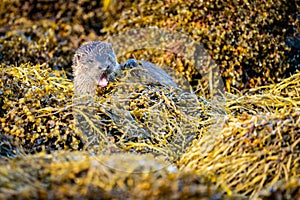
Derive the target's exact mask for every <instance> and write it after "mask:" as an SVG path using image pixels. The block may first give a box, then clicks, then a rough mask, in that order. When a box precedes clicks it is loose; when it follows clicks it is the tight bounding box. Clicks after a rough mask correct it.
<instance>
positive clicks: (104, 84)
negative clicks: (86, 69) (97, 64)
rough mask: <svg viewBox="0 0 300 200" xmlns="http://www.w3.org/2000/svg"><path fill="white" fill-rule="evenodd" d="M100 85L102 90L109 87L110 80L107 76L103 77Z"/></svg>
mask: <svg viewBox="0 0 300 200" xmlns="http://www.w3.org/2000/svg"><path fill="white" fill-rule="evenodd" d="M98 85H99V86H100V87H102V88H104V87H106V86H107V85H108V79H107V76H106V75H102V76H101V77H100V78H99V80H98Z"/></svg>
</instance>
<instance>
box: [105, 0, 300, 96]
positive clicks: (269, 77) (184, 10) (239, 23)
mask: <svg viewBox="0 0 300 200" xmlns="http://www.w3.org/2000/svg"><path fill="white" fill-rule="evenodd" d="M299 6H300V5H299V1H296V0H284V1H282V0H275V1H273V0H259V1H239V0H235V1H232V0H222V1H214V0H208V1H192V0H191V1H190V0H188V1H186V0H184V1H181V0H179V1H168V2H167V3H166V2H165V1H157V2H156V3H154V2H153V1H150V2H149V1H137V2H134V3H133V5H132V7H130V9H129V11H128V12H123V13H122V16H121V17H120V20H118V21H117V22H115V23H114V24H112V25H111V26H109V27H105V28H104V29H105V30H106V31H108V32H109V33H121V32H123V31H124V30H128V29H129V30H130V29H137V28H141V27H148V26H157V27H160V28H166V29H168V30H174V31H179V32H180V31H181V32H182V33H183V34H189V35H190V36H191V37H192V38H193V39H194V40H195V41H197V42H201V43H202V44H203V45H204V46H205V47H206V49H207V50H208V51H209V54H210V55H211V56H212V58H213V59H214V60H215V61H216V62H217V63H218V64H219V65H220V68H221V71H222V76H223V78H224V82H225V84H226V88H227V90H228V91H230V92H235V89H238V90H240V91H241V90H245V89H249V88H253V87H256V86H261V85H266V84H268V83H274V82H278V81H279V80H281V79H282V78H284V77H288V76H289V75H290V73H294V72H295V70H296V69H299V61H298V62H297V63H290V64H291V65H290V66H289V65H288V60H289V58H287V56H286V54H288V52H289V47H288V46H287V45H286V44H285V41H286V40H287V39H290V38H293V37H296V35H297V34H298V33H299V32H300V23H299ZM153 13H155V15H153ZM298 41H299V40H298ZM292 46H294V47H296V45H292ZM298 49H299V47H298ZM295 53H296V52H295ZM290 56H292V57H295V58H297V53H296V55H295V54H292V55H290ZM298 57H299V54H298ZM293 62H294V61H293ZM185 71H191V72H192V73H189V74H186V75H188V76H190V77H191V79H195V78H197V77H198V76H199V74H197V71H194V70H193V69H190V68H188V67H186V68H185Z"/></svg>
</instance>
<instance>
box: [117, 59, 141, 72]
mask: <svg viewBox="0 0 300 200" xmlns="http://www.w3.org/2000/svg"><path fill="white" fill-rule="evenodd" d="M138 66H139V64H138V62H137V61H136V60H135V59H129V60H127V62H125V63H124V64H123V65H122V66H121V69H122V70H123V69H128V68H133V67H138Z"/></svg>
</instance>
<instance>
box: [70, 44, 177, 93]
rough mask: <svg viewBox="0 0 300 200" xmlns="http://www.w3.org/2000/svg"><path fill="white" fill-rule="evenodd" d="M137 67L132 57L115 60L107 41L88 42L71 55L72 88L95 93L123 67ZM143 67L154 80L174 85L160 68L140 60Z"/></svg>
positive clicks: (78, 91)
mask: <svg viewBox="0 0 300 200" xmlns="http://www.w3.org/2000/svg"><path fill="white" fill-rule="evenodd" d="M131 67H139V65H138V63H137V61H136V60H134V59H129V60H128V61H127V62H126V63H124V64H119V63H118V62H117V58H116V54H115V52H114V50H113V48H112V45H111V44H109V43H107V42H102V41H96V42H88V43H86V44H84V45H82V46H80V47H79V48H78V49H77V50H76V52H75V55H74V57H73V65H72V69H73V75H74V90H75V94H76V95H92V96H93V95H95V93H96V87H97V86H100V87H102V88H104V87H106V86H107V85H108V83H109V82H110V81H113V80H114V78H115V76H116V73H117V72H118V71H120V70H123V69H125V68H131ZM141 68H143V69H145V70H146V72H147V75H149V76H150V77H151V78H152V80H153V81H154V82H157V83H160V84H163V85H167V86H170V87H176V84H175V83H174V81H173V80H172V78H171V77H170V76H169V75H168V74H167V73H166V72H165V71H164V70H162V69H160V68H159V67H157V66H156V65H155V64H152V63H150V62H147V61H142V64H141Z"/></svg>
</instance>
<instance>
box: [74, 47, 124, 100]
mask: <svg viewBox="0 0 300 200" xmlns="http://www.w3.org/2000/svg"><path fill="white" fill-rule="evenodd" d="M118 68H119V64H118V62H117V58H116V55H115V53H114V50H113V49H112V46H111V44H109V43H106V42H89V43H86V44H84V45H82V46H81V47H79V48H78V49H77V51H76V52H75V55H74V58H73V65H72V69H73V75H74V90H75V94H79V95H94V94H95V92H96V87H97V85H98V86H100V87H106V86H107V84H108V82H109V81H112V80H113V78H114V74H115V71H116V70H117V69H118Z"/></svg>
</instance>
